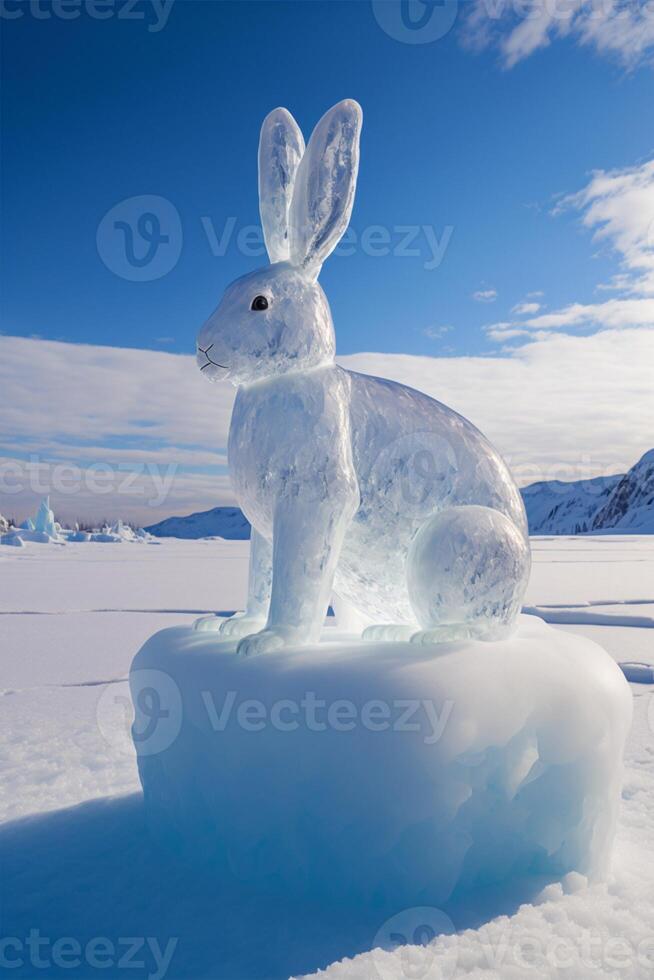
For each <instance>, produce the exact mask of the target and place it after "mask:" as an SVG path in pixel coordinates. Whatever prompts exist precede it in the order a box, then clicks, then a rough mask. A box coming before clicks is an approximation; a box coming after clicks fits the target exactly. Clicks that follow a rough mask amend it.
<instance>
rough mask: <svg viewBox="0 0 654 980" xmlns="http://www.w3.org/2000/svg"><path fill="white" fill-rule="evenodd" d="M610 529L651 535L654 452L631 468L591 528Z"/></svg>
mask: <svg viewBox="0 0 654 980" xmlns="http://www.w3.org/2000/svg"><path fill="white" fill-rule="evenodd" d="M606 527H612V528H613V527H614V528H616V529H619V530H622V531H631V532H633V533H637V534H654V449H650V451H649V452H647V453H645V455H644V456H643V458H642V459H640V460H639V461H638V462H637V463H636V465H635V466H632V467H631V469H630V470H629V472H628V473H626V474H625V475H624V476H623V477H622V479H621V480H620V482H619V483H618V485H617V486H616V487H615V489H614V490H613V493H612V494H611V495H610V497H609V499H608V500H607V501H606V503H605V504H604V506H603V507H602V508H601V510H599V511H598V512H597V514H596V515H595V517H594V519H593V529H594V530H595V529H597V528H606Z"/></svg>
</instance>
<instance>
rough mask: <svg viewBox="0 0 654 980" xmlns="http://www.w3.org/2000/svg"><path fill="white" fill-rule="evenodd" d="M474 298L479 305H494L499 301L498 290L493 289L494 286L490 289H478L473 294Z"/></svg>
mask: <svg viewBox="0 0 654 980" xmlns="http://www.w3.org/2000/svg"><path fill="white" fill-rule="evenodd" d="M472 298H473V299H474V300H476V302H477V303H494V302H495V300H496V299H497V290H496V289H493V288H492V286H491V287H490V288H489V289H477V290H476V291H475V292H474V293H473V294H472Z"/></svg>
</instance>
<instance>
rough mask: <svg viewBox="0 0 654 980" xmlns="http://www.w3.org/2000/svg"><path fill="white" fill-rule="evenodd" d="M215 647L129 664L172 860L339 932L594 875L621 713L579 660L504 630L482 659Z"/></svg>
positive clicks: (153, 810) (166, 645) (318, 648)
mask: <svg viewBox="0 0 654 980" xmlns="http://www.w3.org/2000/svg"><path fill="white" fill-rule="evenodd" d="M329 632H330V631H329V630H326V631H325V637H324V639H325V640H326V641H327V640H328V634H329ZM235 647H236V640H233V639H225V640H224V641H222V642H220V639H219V637H218V638H217V637H216V634H215V633H205V632H198V631H197V630H193V629H191V628H189V627H175V628H172V629H167V630H164V631H162V632H160V633H157V634H156V635H155V636H153V637H152V638H151V639H150V640H148V642H147V643H146V644H145V646H144V647H143V648H142V649H141V651H140V653H139V654H138V655H137V657H136V659H135V661H134V664H133V666H132V671H131V679H130V683H131V691H132V698H133V701H134V705H135V709H136V719H135V723H134V728H133V732H134V741H135V745H136V750H137V753H138V759H139V773H140V777H141V781H142V784H143V788H144V793H145V805H146V808H147V811H148V817H149V821H150V824H151V826H152V828H153V829H154V830H155V832H156V834H157V835H158V836H159V837H160V838H161V839H163V840H164V841H165V842H166V843H167V844H168V845H170V846H172V847H174V848H175V849H176V850H181V851H182V852H184V853H185V854H186V856H187V857H189V858H190V859H191V860H192V861H197V862H198V863H199V864H200V865H204V864H205V862H206V861H215V862H217V868H218V873H219V874H220V875H221V879H223V878H224V876H228V877H229V876H232V877H234V878H235V879H237V880H239V881H240V882H242V883H245V884H246V886H247V887H249V888H252V889H255V890H256V892H257V893H258V894H259V893H261V891H262V890H271V891H272V893H273V895H274V894H279V895H280V896H282V895H283V896H284V898H288V897H289V896H291V895H295V896H298V897H301V896H305V897H307V898H309V899H310V900H311V901H329V900H331V899H333V900H335V901H337V902H338V903H340V904H348V905H349V904H350V903H351V907H352V910H353V912H352V914H353V915H355V916H356V915H358V914H362V913H363V911H364V910H365V909H366V908H369V907H370V904H371V903H374V904H376V905H380V904H381V905H382V906H388V908H389V909H391V910H398V909H401V908H405V907H409V906H416V905H435V906H437V907H445V908H447V907H448V906H449V903H450V902H452V901H456V900H457V899H458V898H460V896H461V895H463V894H466V893H467V892H469V891H476V890H478V889H479V888H480V887H481V886H491V885H495V884H498V883H502V882H506V881H509V880H510V881H512V882H517V881H518V880H519V879H521V878H522V879H526V882H527V884H526V886H524V885H523V886H521V887H525V888H526V890H525V891H523V892H520V891H519V890H518V891H517V892H516V897H517V898H518V899H519V898H524V899H526V898H528V897H529V895H530V892H529V888H530V884H529V883H530V882H532V881H539V882H540V884H539V886H538V887H539V888H540V887H542V884H543V880H542V879H543V876H544V877H545V880H547V879H548V878H550V879H551V878H556V879H560V878H562V877H563V876H564V875H565V874H567V873H569V872H571V871H576V872H579V873H580V874H583V875H586V876H587V877H588V878H589V879H591V880H596V879H601V878H603V877H604V875H605V873H606V870H607V866H608V862H609V859H610V853H611V842H612V839H613V834H614V828H615V820H616V815H617V811H618V805H619V799H620V786H621V773H622V754H623V749H624V743H625V739H626V736H627V732H628V729H629V725H630V721H631V711H632V701H631V694H630V691H629V687H628V685H627V682H626V681H625V679H624V677H623V675H622V673H621V671H620V669H619V667H618V666H617V665H616V664H615V663H614V661H613V660H612V659H611V658H610V657H609V655H608V654H607V653H605V652H604V651H603V650H602V649H601V647H599V646H597V644H595V643H593V642H592V641H590V640H588V639H586V638H585V637H582V636H577V635H574V634H569V633H564V632H562V631H559V630H556V629H555V628H553V627H551V626H548V625H546V624H545V623H544V622H543V621H542V620H540V619H538V618H536V617H534V616H522V617H519V620H518V628H517V629H516V630H515V631H514V633H513V634H512V636H511V637H508V638H504V639H501V640H497V641H489V642H479V641H473V640H469V641H466V642H459V643H453V644H447V643H443V644H440V645H438V646H433V645H428V646H420V645H417V644H415V643H392V642H391V643H380V644H375V643H365V642H363V641H361V640H359V641H356V640H351V641H342V642H341V643H339V644H334V643H330V642H324V643H322V644H316V645H315V646H307V647H303V648H292V649H289V650H288V651H287V650H278V651H274V652H271V653H270V654H269V655H268V656H265V657H256V658H252V659H242V658H239V657H235V656H234V651H235Z"/></svg>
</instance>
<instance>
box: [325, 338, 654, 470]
mask: <svg viewBox="0 0 654 980" xmlns="http://www.w3.org/2000/svg"><path fill="white" fill-rule="evenodd" d="M342 363H343V364H344V366H346V367H349V368H352V369H353V370H356V371H364V372H367V373H370V374H377V375H380V376H383V377H390V378H393V379H395V380H398V381H402V382H405V383H406V384H410V385H412V386H413V387H415V388H419V389H421V390H422V391H426V392H427V393H428V394H430V395H432V396H433V397H434V398H437V399H438V400H439V401H443V402H445V404H447V405H450V406H451V407H452V408H454V409H455V410H456V411H458V412H461V413H462V414H463V415H465V416H466V417H468V418H470V419H471V421H472V422H474V423H475V425H477V426H479V428H480V429H481V430H482V431H483V432H484V433H485V434H486V435H487V436H488V437H489V438H490V439H491V440H492V441H493V442H494V443H495V444H496V445H497V446H498V448H499V449H500V450H501V451H502V452H503V453H504V454H505V456H506V458H507V459H508V461H509V463H510V465H511V466H512V468H513V469H514V472H515V473H516V475H517V477H518V479H519V481H520V482H521V483H522V484H524V483H530V482H533V481H534V480H538V479H556V478H560V479H576V478H580V477H582V476H583V477H588V476H595V475H598V474H601V473H607V472H624V471H625V469H627V468H628V467H629V466H631V465H632V464H633V463H634V462H635V461H636V460H637V459H638V458H639V457H640V456H641V455H642V454H643V453H644V452H645V451H646V450H647V449H648V448H650V447H651V446H652V445H653V444H654V388H653V386H652V383H651V381H652V364H653V363H654V329H650V330H647V329H644V330H643V329H641V330H629V329H623V330H605V331H602V332H600V333H596V334H593V335H592V336H586V337H580V336H573V335H569V334H558V333H553V334H541V335H538V336H537V337H535V338H534V339H533V340H531V341H530V342H529V343H527V344H525V345H523V346H521V347H518V348H517V349H515V350H512V351H510V352H507V353H506V354H503V355H502V356H497V357H451V358H448V359H447V360H446V359H440V358H428V357H410V356H409V355H401V354H354V355H351V356H350V357H346V358H342Z"/></svg>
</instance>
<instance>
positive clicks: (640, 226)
mask: <svg viewBox="0 0 654 980" xmlns="http://www.w3.org/2000/svg"><path fill="white" fill-rule="evenodd" d="M570 209H574V210H576V211H580V212H583V217H582V224H583V225H584V227H586V228H589V229H592V230H593V232H594V234H593V240H594V241H596V242H606V243H607V244H608V245H609V246H610V247H611V248H612V249H613V250H615V251H616V252H617V254H618V255H619V257H620V263H621V266H622V269H623V272H622V274H621V275H620V276H618V277H616V278H615V279H614V280H613V281H612V283H611V284H610V286H611V288H616V289H620V290H622V291H624V292H628V293H631V294H632V295H641V296H654V159H653V160H647V161H646V162H645V163H642V164H639V165H638V166H636V167H627V168H624V169H622V170H597V171H595V172H594V173H593V175H592V177H591V180H590V181H589V182H588V184H587V185H586V187H584V188H582V190H580V191H578V192H577V193H576V194H569V195H567V196H566V197H564V198H563V199H562V200H561V201H560V202H559V203H558V205H557V207H556V209H555V213H561V212H562V211H565V210H570Z"/></svg>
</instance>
